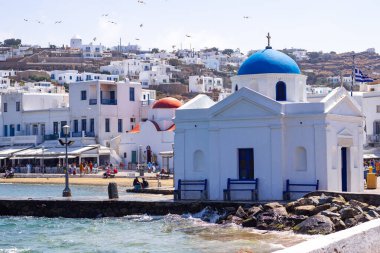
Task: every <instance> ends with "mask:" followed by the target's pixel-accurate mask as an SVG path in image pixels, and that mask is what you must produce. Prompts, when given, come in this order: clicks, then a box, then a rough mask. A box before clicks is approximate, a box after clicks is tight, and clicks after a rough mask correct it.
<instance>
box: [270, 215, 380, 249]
mask: <svg viewBox="0 0 380 253" xmlns="http://www.w3.org/2000/svg"><path fill="white" fill-rule="evenodd" d="M379 235H380V219H376V220H372V221H368V222H366V223H363V224H360V225H358V226H355V227H352V228H349V229H346V230H342V231H339V232H336V233H334V234H330V235H326V236H320V237H318V238H315V239H312V240H309V241H306V242H302V243H300V244H297V245H295V246H293V247H290V248H287V249H284V250H279V251H276V252H277V253H324V252H326V253H329V252H339V253H364V252H368V253H369V252H371V253H377V252H379V253H380V240H379Z"/></svg>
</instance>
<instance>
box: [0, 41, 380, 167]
mask: <svg viewBox="0 0 380 253" xmlns="http://www.w3.org/2000/svg"><path fill="white" fill-rule="evenodd" d="M0 51H1V54H0V60H1V61H0V68H1V69H2V70H0V101H1V118H0V126H1V129H2V130H1V131H0V136H2V137H0V140H1V141H0V143H1V151H0V163H1V164H0V167H2V168H3V170H5V169H6V168H7V167H8V166H12V167H16V166H17V167H19V168H20V170H26V166H27V164H33V165H34V166H35V167H36V168H43V169H44V170H45V171H52V172H54V171H55V172H57V171H59V170H60V166H62V165H63V164H64V157H63V155H62V152H63V147H59V146H58V142H57V140H58V139H59V138H62V137H64V133H63V126H65V125H68V126H70V133H69V137H70V138H73V140H75V142H74V143H75V144H74V145H73V146H72V147H70V152H69V155H70V159H69V162H70V163H77V164H80V163H81V162H82V161H86V162H89V161H91V162H93V163H96V164H97V165H99V166H104V165H106V164H113V165H115V166H119V167H120V168H121V169H123V168H125V169H127V168H128V169H136V168H137V167H139V166H147V164H150V163H156V164H157V165H159V166H161V167H164V168H166V169H167V170H168V171H170V170H172V169H173V154H172V153H173V147H174V131H173V130H174V129H175V124H174V121H173V119H174V117H175V110H176V109H177V108H179V107H181V106H182V105H183V104H184V103H186V102H187V101H188V100H189V99H191V98H193V97H195V96H196V95H197V94H205V95H206V96H208V97H209V98H210V99H211V100H210V101H215V102H218V101H222V100H224V99H226V98H227V97H228V96H229V95H230V94H231V93H233V92H234V91H236V90H237V89H236V87H235V86H234V84H233V80H234V79H233V77H234V76H236V74H237V71H238V69H239V68H240V67H241V65H242V64H243V62H244V61H245V60H246V59H247V57H249V56H251V55H252V54H254V53H255V52H257V51H258V50H252V51H250V52H248V54H244V53H242V52H241V51H240V50H239V49H236V50H232V49H224V50H219V49H218V48H206V49H203V50H199V51H195V50H194V49H191V48H190V49H173V51H172V52H167V51H165V50H159V49H157V48H154V49H152V50H148V51H147V50H142V49H141V48H140V47H139V46H138V45H131V44H128V45H127V46H123V45H119V46H116V47H113V48H108V47H106V46H104V45H101V44H95V43H92V42H91V43H85V42H83V41H82V39H81V38H80V37H79V36H78V35H75V36H73V37H72V38H71V39H70V41H69V45H66V46H62V47H61V48H59V47H56V46H54V45H51V46H50V48H41V47H40V46H37V45H34V46H28V45H24V44H22V43H21V40H18V39H8V40H5V41H4V42H3V43H2V44H1V47H0ZM282 52H283V53H286V54H287V55H288V56H289V57H291V58H293V59H294V60H296V61H297V63H298V64H299V65H300V66H301V67H303V68H304V69H303V72H304V74H305V75H306V77H307V78H306V86H305V91H306V94H307V100H308V101H312V102H318V101H321V100H322V99H323V98H324V97H325V96H326V95H328V94H329V93H330V92H331V91H332V90H333V89H334V88H335V87H339V86H344V87H346V88H347V89H348V90H350V89H351V88H352V89H353V90H354V92H353V94H352V96H353V98H354V100H355V103H357V104H358V105H359V106H360V108H361V109H360V110H361V112H362V113H363V114H364V115H366V117H365V128H366V132H365V133H366V138H365V139H364V140H363V147H364V157H365V158H377V157H379V156H380V150H377V146H378V144H379V143H380V138H379V136H380V127H378V126H377V124H378V123H379V122H380V116H379V115H378V113H377V112H378V111H379V108H378V107H379V105H377V102H376V101H377V99H378V98H379V96H380V95H379V94H380V93H378V91H379V90H380V84H377V82H376V81H375V82H371V83H366V82H364V83H363V82H357V83H355V84H354V87H352V84H353V81H352V77H351V75H350V74H349V73H350V68H351V66H350V64H351V62H350V61H349V58H350V57H351V56H352V54H351V53H346V54H336V53H334V52H331V53H329V54H326V53H321V52H319V53H315V52H307V51H306V50H303V49H284V50H282ZM379 57H380V56H378V54H376V52H375V50H374V49H368V50H367V51H366V52H363V53H359V54H356V58H357V59H359V60H357V64H358V65H364V64H365V65H364V66H363V69H365V70H371V72H368V71H367V72H366V73H368V74H370V75H371V76H373V77H375V78H376V77H377V75H378V73H377V72H376V71H377V65H376V64H375V63H376V59H377V58H379ZM343 63H344V64H345V65H342V64H343ZM334 66H335V67H334ZM338 66H339V67H338ZM347 73H348V74H347ZM338 74H340V75H338ZM378 86H379V87H378ZM231 87H232V88H231ZM231 89H232V91H231ZM37 170H38V169H37ZM40 170H41V169H40Z"/></svg>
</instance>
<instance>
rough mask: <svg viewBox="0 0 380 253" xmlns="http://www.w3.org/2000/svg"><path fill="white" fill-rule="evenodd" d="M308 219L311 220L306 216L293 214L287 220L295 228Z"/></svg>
mask: <svg viewBox="0 0 380 253" xmlns="http://www.w3.org/2000/svg"><path fill="white" fill-rule="evenodd" d="M307 218H309V217H307V216H306V215H295V214H293V215H289V216H288V217H287V220H288V221H290V222H291V226H295V225H297V224H299V223H301V222H303V221H304V220H306V219H307Z"/></svg>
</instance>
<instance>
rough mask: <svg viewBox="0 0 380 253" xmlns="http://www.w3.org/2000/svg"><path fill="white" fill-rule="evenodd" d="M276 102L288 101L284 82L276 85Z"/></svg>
mask: <svg viewBox="0 0 380 253" xmlns="http://www.w3.org/2000/svg"><path fill="white" fill-rule="evenodd" d="M276 100H277V101H286V84H285V83H284V82H283V81H279V82H278V83H277V84H276Z"/></svg>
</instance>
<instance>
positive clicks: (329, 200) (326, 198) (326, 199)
mask: <svg viewBox="0 0 380 253" xmlns="http://www.w3.org/2000/svg"><path fill="white" fill-rule="evenodd" d="M333 199H334V197H332V196H326V195H325V194H323V193H322V195H321V196H320V198H319V204H320V205H323V204H326V203H332V201H333Z"/></svg>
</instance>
